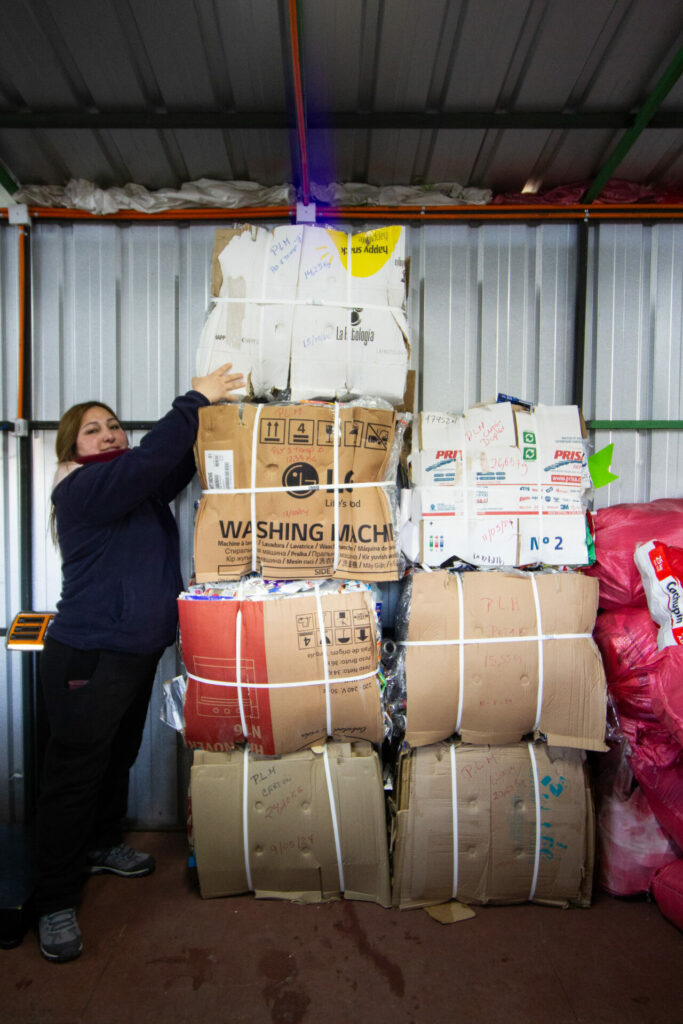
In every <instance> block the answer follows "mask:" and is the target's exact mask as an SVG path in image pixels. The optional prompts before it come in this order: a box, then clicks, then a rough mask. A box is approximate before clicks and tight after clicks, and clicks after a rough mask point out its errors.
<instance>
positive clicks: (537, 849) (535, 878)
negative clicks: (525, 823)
mask: <svg viewBox="0 0 683 1024" xmlns="http://www.w3.org/2000/svg"><path fill="white" fill-rule="evenodd" d="M528 747H529V757H530V758H531V774H532V776H533V779H534V801H535V804H536V847H535V850H534V873H533V877H532V879H531V888H530V890H529V900H533V898H534V896H535V895H536V886H537V884H538V869H539V865H540V863H541V794H540V792H539V788H538V765H537V764H536V751H535V750H534V745H533V743H529V744H528Z"/></svg>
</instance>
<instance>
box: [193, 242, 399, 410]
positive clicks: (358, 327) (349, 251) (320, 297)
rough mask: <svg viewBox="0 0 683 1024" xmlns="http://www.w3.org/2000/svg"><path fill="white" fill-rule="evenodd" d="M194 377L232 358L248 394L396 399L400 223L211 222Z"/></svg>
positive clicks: (304, 397)
mask: <svg viewBox="0 0 683 1024" xmlns="http://www.w3.org/2000/svg"><path fill="white" fill-rule="evenodd" d="M212 294H213V296H214V297H215V299H216V301H215V302H214V305H213V308H212V310H211V311H210V313H209V316H208V318H207V320H206V323H205V325H204V329H203V331H202V335H201V338H200V342H199V347H198V350H197V373H198V374H199V375H200V376H202V375H204V374H206V373H209V372H210V371H211V370H213V369H215V368H216V367H217V366H220V365H221V364H222V363H225V362H231V363H232V364H233V368H234V369H235V370H239V371H241V372H242V373H243V374H244V376H245V379H246V380H247V394H248V395H249V396H250V397H256V398H258V397H273V396H275V397H284V396H285V393H286V395H287V396H288V397H290V398H291V399H292V400H293V401H300V400H303V399H308V398H330V397H331V398H335V397H336V398H345V397H349V396H353V395H368V394H369V395H376V396H378V397H381V398H384V399H386V400H387V401H389V402H390V403H391V404H394V405H395V404H398V403H400V402H401V400H402V398H403V394H404V391H405V386H406V373H407V368H408V359H409V354H410V347H409V344H408V325H407V320H406V313H405V310H406V257H405V229H404V228H403V227H400V226H388V227H381V228H376V229H375V230H372V231H367V232H362V233H359V234H355V235H350V234H347V233H346V232H343V231H337V230H334V229H332V228H325V227H319V226H315V225H305V226H304V225H301V224H297V225H291V224H290V225H285V226H280V227H275V228H270V229H269V228H265V227H256V226H249V225H245V226H243V227H241V228H219V229H218V230H217V232H216V238H215V244H214V251H213V258H212Z"/></svg>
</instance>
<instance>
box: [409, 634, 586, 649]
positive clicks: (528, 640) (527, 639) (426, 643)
mask: <svg viewBox="0 0 683 1024" xmlns="http://www.w3.org/2000/svg"><path fill="white" fill-rule="evenodd" d="M592 639H593V634H592V633H544V634H543V636H468V637H465V638H464V639H463V640H459V639H458V640H397V641H396V643H397V644H400V645H401V646H402V647H453V646H454V645H455V644H516V643H523V644H532V643H538V642H539V641H543V640H592Z"/></svg>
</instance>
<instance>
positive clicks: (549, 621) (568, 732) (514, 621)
mask: <svg viewBox="0 0 683 1024" xmlns="http://www.w3.org/2000/svg"><path fill="white" fill-rule="evenodd" d="M460 580H461V583H462V607H461V596H460V587H459V586H458V582H459V581H458V578H457V577H456V575H455V574H453V573H449V572H446V571H442V572H433V573H421V572H417V573H415V574H414V575H413V576H412V577H411V584H412V592H411V597H410V618H409V623H408V634H407V638H405V637H402V638H401V639H407V641H408V643H407V646H406V649H405V686H406V695H407V722H406V740H407V742H408V743H409V744H410V745H411V746H424V745H427V744H430V743H435V742H437V741H439V740H444V739H448V738H449V737H450V736H452V735H453V734H454V733H455V732H458V733H459V735H460V737H461V738H462V739H463V740H464V741H465V742H468V743H511V742H514V741H516V740H520V739H521V738H522V737H523V736H525V735H527V734H528V733H531V732H532V731H533V730H534V728H535V727H536V729H537V731H538V732H540V733H542V734H543V735H544V736H545V737H546V738H547V740H548V742H549V743H552V744H554V745H556V746H567V747H577V748H580V749H586V750H605V749H606V747H605V739H604V738H605V716H606V700H607V683H606V679H605V671H604V667H603V663H602V658H601V656H600V652H599V651H598V648H597V646H596V644H595V642H594V640H593V638H592V635H591V634H592V631H593V628H594V626H595V618H596V615H597V605H598V586H597V585H595V584H596V581H595V580H592V579H590V578H589V577H587V576H583V575H581V574H580V573H572V572H547V573H535V574H530V573H505V572H465V573H462V574H460ZM534 582H535V585H536V587H537V593H538V611H540V623H539V620H538V611H537V608H536V602H535V599H534V591H533V586H534ZM461 615H462V630H463V632H462V638H463V639H464V640H465V641H466V642H465V643H463V644H462V645H461V644H460V642H459V641H460V639H461ZM539 635H540V636H542V637H543V639H542V641H541V642H540V643H539ZM461 652H462V655H461ZM539 692H540V695H541V706H540V715H539V713H538V702H539ZM458 723H460V724H459V728H458Z"/></svg>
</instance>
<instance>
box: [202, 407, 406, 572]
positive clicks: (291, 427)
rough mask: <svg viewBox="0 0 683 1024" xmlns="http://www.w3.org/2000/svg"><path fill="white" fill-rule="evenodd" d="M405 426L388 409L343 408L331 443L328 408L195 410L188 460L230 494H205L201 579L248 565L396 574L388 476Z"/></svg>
mask: <svg viewBox="0 0 683 1024" xmlns="http://www.w3.org/2000/svg"><path fill="white" fill-rule="evenodd" d="M402 425H403V421H402V420H400V419H399V417H398V416H397V414H396V413H395V412H394V411H393V410H390V409H386V408H377V409H374V408H366V407H362V406H342V407H339V435H338V438H337V444H336V445H335V429H334V427H335V410H334V407H333V406H332V405H328V404H324V403H319V404H305V403H304V404H293V405H267V406H256V405H248V404H245V405H240V406H237V405H214V406H208V407H205V408H203V409H200V410H199V431H198V434H197V442H196V445H195V457H196V462H197V467H198V471H199V476H200V479H201V481H202V485H203V486H204V487H205V488H206V487H207V485H208V486H209V487H210V488H212V489H214V490H215V489H217V488H224V489H227V490H229V491H230V492H231V493H221V494H218V493H211V492H210V491H209V492H205V493H204V494H203V497H202V500H201V503H200V506H199V510H198V512H197V517H196V520H195V535H194V561H195V575H196V579H197V581H198V582H199V583H204V582H210V581H211V580H216V579H221V578H222V579H229V580H231V579H239V578H240V577H241V576H243V575H244V574H245V573H248V572H251V571H252V570H255V571H257V572H259V573H261V575H263V576H264V577H266V578H268V579H307V578H315V577H328V576H334V577H335V578H337V579H358V580H363V581H366V582H379V581H384V580H392V579H398V577H399V551H398V545H397V541H396V538H395V530H394V513H393V510H392V502H391V500H390V496H394V497H395V494H396V483H395V474H394V479H390V474H391V472H392V465H393V461H392V457H391V456H392V448H393V445H394V438H395V435H396V432H397V431H398V430H400V429H402ZM335 452H336V455H337V459H336V461H335ZM335 480H336V482H337V483H338V488H337V494H336V497H335V489H334V483H335ZM359 485H362V486H359ZM366 485H371V486H366ZM335 508H336V510H337V523H336V529H335ZM335 535H336V536H337V537H338V564H337V567H336V570H335V569H334V556H335ZM254 556H255V557H254Z"/></svg>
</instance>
